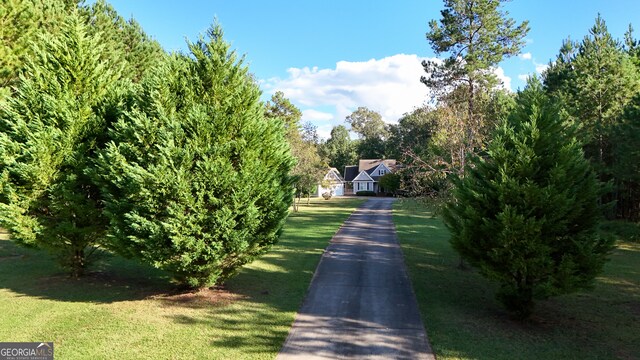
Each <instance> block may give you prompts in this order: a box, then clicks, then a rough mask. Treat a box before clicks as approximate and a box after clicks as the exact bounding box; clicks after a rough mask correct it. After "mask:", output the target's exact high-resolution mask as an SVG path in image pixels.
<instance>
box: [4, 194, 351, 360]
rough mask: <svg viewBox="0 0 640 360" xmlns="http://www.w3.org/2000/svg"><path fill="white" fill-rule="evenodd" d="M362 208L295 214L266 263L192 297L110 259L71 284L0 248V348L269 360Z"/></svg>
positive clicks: (330, 205)
mask: <svg viewBox="0 0 640 360" xmlns="http://www.w3.org/2000/svg"><path fill="white" fill-rule="evenodd" d="M362 202H363V200H362V199H336V198H333V199H331V200H329V201H325V200H321V199H319V200H315V199H314V200H312V202H311V205H309V206H307V205H301V207H300V209H301V211H300V212H299V213H292V214H291V215H290V217H289V219H288V220H287V223H286V226H285V229H284V232H283V234H282V237H281V240H280V242H279V243H278V245H276V246H275V247H274V248H273V249H272V250H271V251H270V252H269V253H268V254H266V255H264V256H262V257H261V258H260V259H259V260H257V261H255V262H254V263H252V264H249V265H247V266H245V267H244V268H243V269H242V270H241V272H240V274H239V275H238V276H236V277H235V278H233V279H232V280H230V281H229V282H228V283H227V284H226V286H225V287H224V288H222V289H214V290H206V291H202V292H198V293H184V292H182V293H179V292H176V289H175V287H173V286H172V285H171V284H170V282H169V277H168V274H166V273H164V272H162V271H158V270H156V269H153V268H151V267H148V266H144V265H140V264H138V263H135V262H133V261H128V260H125V259H122V258H120V257H117V256H112V255H108V254H104V255H103V258H102V259H100V261H99V262H98V264H96V266H95V267H93V268H92V269H90V271H89V274H88V276H87V277H85V278H83V279H80V280H74V279H70V278H69V277H68V276H67V275H66V274H64V273H63V272H61V271H60V270H59V269H58V268H57V267H56V265H55V263H54V262H53V261H52V259H51V258H50V257H49V256H48V254H47V253H45V252H42V251H38V250H28V249H23V248H19V247H17V246H15V244H13V243H12V242H11V241H9V240H6V239H0V341H53V342H54V343H55V356H56V358H61V359H148V358H160V359H169V358H171V359H273V358H275V356H276V354H277V352H278V350H279V349H280V347H281V346H282V343H283V342H284V339H285V338H286V336H287V333H288V331H289V328H290V327H291V324H292V323H293V320H294V317H295V314H296V311H297V310H298V308H299V306H300V305H301V303H302V300H303V297H304V295H305V293H306V290H307V287H308V285H309V282H310V280H311V277H312V275H313V272H314V270H315V268H316V265H317V263H318V261H319V260H320V255H321V254H322V251H323V250H324V248H325V247H326V246H327V244H328V242H329V241H330V239H331V237H332V236H333V234H334V233H335V232H336V231H337V230H338V228H339V227H340V225H341V224H342V223H343V222H344V220H346V218H347V217H348V216H349V215H350V214H351V212H353V210H354V209H355V208H356V207H357V206H358V205H359V204H361V203H362ZM0 236H3V235H1V234H0Z"/></svg>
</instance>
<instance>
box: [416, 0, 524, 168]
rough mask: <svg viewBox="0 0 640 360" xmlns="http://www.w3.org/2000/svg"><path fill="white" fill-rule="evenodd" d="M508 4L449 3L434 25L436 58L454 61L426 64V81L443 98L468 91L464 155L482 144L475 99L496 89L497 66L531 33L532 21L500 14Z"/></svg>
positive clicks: (490, 0) (498, 0)
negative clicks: (443, 96) (480, 142)
mask: <svg viewBox="0 0 640 360" xmlns="http://www.w3.org/2000/svg"><path fill="white" fill-rule="evenodd" d="M506 1H507V0H445V1H444V3H445V9H444V10H442V11H441V12H440V13H441V15H442V18H441V19H440V23H439V24H438V22H436V21H435V20H432V21H431V22H429V32H427V40H428V41H429V43H430V44H431V47H432V49H433V50H434V52H435V53H436V55H440V54H442V53H449V57H448V58H446V59H444V61H440V60H436V61H431V60H425V61H423V63H422V66H423V67H424V70H425V71H426V72H427V74H428V75H427V76H423V77H422V78H421V81H422V82H423V83H424V84H425V85H427V86H428V87H429V88H430V89H432V90H434V91H435V92H436V93H437V94H441V95H442V94H446V93H448V92H450V91H452V90H454V89H455V88H458V87H463V88H464V89H465V92H466V96H465V97H466V98H465V102H466V104H467V116H466V119H465V120H464V121H465V124H464V131H465V134H464V140H465V141H464V144H463V145H464V147H465V148H463V149H461V152H463V153H466V152H467V151H469V150H472V149H473V148H474V147H477V146H479V145H480V144H479V141H478V140H477V135H478V133H479V132H480V128H481V127H482V119H481V117H480V114H479V111H478V109H477V108H476V103H475V98H476V95H477V94H478V93H481V92H487V91H488V90H490V89H492V88H494V87H495V85H496V84H497V82H498V80H497V77H496V76H495V74H494V73H493V70H494V68H495V67H496V66H497V65H498V64H499V63H500V61H502V59H503V58H505V57H510V56H514V55H517V54H518V53H519V52H520V49H521V48H522V46H523V45H524V37H525V36H526V34H527V32H528V31H529V25H528V22H527V21H524V22H523V23H521V24H520V25H516V23H515V21H514V20H513V19H511V18H509V17H508V15H509V13H508V12H503V11H502V10H501V6H502V3H504V2H506ZM463 160H464V156H463ZM463 167H464V166H463Z"/></svg>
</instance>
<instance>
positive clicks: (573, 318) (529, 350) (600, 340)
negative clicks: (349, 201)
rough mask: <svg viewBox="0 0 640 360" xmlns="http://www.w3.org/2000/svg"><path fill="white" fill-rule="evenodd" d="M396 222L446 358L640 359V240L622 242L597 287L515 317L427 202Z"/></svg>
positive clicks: (430, 327)
mask: <svg viewBox="0 0 640 360" xmlns="http://www.w3.org/2000/svg"><path fill="white" fill-rule="evenodd" d="M399 205H400V206H398V207H397V208H396V210H395V215H396V216H395V218H394V221H395V222H396V225H397V227H398V234H399V236H400V240H401V243H402V247H403V250H404V253H405V259H406V261H407V266H408V268H409V272H410V276H411V278H412V282H413V284H414V289H415V292H416V296H417V298H418V301H419V302H420V305H421V309H422V317H423V320H424V322H425V325H426V327H427V334H428V335H429V336H430V338H431V341H432V345H433V347H434V349H435V350H436V354H437V355H438V357H439V358H442V359H448V358H491V359H514V358H518V359H540V358H545V359H551V358H554V359H555V358H580V359H596V358H622V359H638V358H640V345H639V343H638V341H637V334H638V333H640V311H639V310H637V309H640V276H639V273H638V265H637V264H638V263H639V262H640V251H639V250H640V247H638V246H637V245H638V244H634V243H629V242H620V243H619V246H618V249H616V250H615V251H614V252H613V254H612V255H611V260H610V261H609V262H608V263H607V264H606V265H605V270H604V272H603V274H602V276H600V277H599V278H597V279H596V283H595V287H594V289H593V290H592V291H585V292H580V293H575V294H569V295H564V296H560V297H555V298H551V299H549V300H545V301H539V302H538V303H537V306H536V309H535V311H534V314H533V316H532V318H531V319H529V320H528V321H525V322H518V321H514V320H511V319H510V318H509V317H508V314H507V313H506V312H505V311H504V310H503V309H502V307H501V306H500V304H499V303H498V302H497V301H496V300H495V298H494V294H495V290H496V286H495V285H494V284H493V283H491V282H489V281H488V280H486V279H485V278H483V277H482V276H480V275H479V274H478V273H477V271H475V270H472V269H470V270H460V269H458V268H457V259H458V256H457V254H456V253H455V252H454V251H453V249H452V248H451V245H450V244H449V241H448V239H449V234H448V232H447V230H446V228H445V227H444V225H443V224H442V222H441V221H440V220H439V219H434V218H431V217H430V214H429V210H428V209H425V208H420V207H419V206H413V207H403V206H402V204H399Z"/></svg>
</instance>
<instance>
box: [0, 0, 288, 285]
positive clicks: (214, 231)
mask: <svg viewBox="0 0 640 360" xmlns="http://www.w3.org/2000/svg"><path fill="white" fill-rule="evenodd" d="M0 17H1V18H0V21H1V23H2V24H3V25H2V30H1V31H2V47H1V48H0V52H1V53H0V54H1V56H0V61H2V63H0V65H1V68H0V71H1V72H0V94H1V102H0V179H1V180H0V226H1V227H3V228H6V229H7V230H9V231H10V232H11V237H12V239H13V240H14V241H16V242H17V243H19V244H21V245H25V246H31V247H38V248H44V249H48V250H50V251H51V252H52V253H53V254H55V255H56V256H57V257H58V258H59V259H60V261H61V263H62V264H63V265H64V266H66V267H67V268H69V269H70V270H71V272H72V274H73V275H75V276H79V275H81V274H82V273H83V271H84V269H85V268H86V266H87V264H88V261H89V260H90V255H91V254H92V253H93V252H94V251H95V249H98V248H105V249H109V250H110V251H113V252H116V253H119V254H121V255H123V256H126V257H129V258H137V259H140V260H142V261H144V262H146V263H149V264H151V265H153V266H156V267H158V268H162V269H165V270H168V271H171V272H172V273H173V274H175V276H176V278H177V279H178V280H179V281H180V282H181V283H183V284H185V285H188V286H192V287H202V286H209V285H212V284H216V283H220V282H222V281H224V280H225V279H227V278H228V277H229V276H231V275H233V274H234V272H236V271H237V269H238V268H239V267H240V266H242V265H243V264H245V263H247V262H249V261H252V259H254V258H255V257H256V256H258V255H260V254H262V253H264V252H265V251H266V250H267V249H269V247H270V246H271V245H272V244H274V243H275V242H276V241H277V239H278V236H279V234H280V232H281V230H282V226H283V224H284V221H285V219H286V216H287V213H288V208H289V206H290V205H291V202H292V200H293V194H294V182H295V180H296V178H295V177H294V176H292V175H291V170H292V169H293V168H294V166H295V163H296V161H295V159H294V158H293V157H292V155H291V150H290V146H289V144H288V142H287V140H286V138H285V136H286V133H287V132H286V130H285V126H284V125H283V123H284V121H279V120H274V119H269V118H268V116H267V115H265V106H264V104H263V103H262V102H261V101H260V95H261V92H260V89H259V87H258V86H257V84H256V82H255V80H254V79H253V78H252V76H251V74H250V73H249V72H248V70H247V68H246V66H244V65H243V60H242V58H240V57H238V56H237V55H236V53H235V52H234V51H232V50H231V49H230V46H229V44H228V43H226V42H225V41H224V39H223V33H222V30H221V28H220V27H219V26H217V25H214V26H212V28H211V29H210V30H209V31H208V33H207V36H206V37H201V38H200V39H198V40H197V41H196V42H193V43H189V44H188V49H189V51H188V53H187V54H183V53H172V54H167V53H166V52H165V51H163V50H162V48H161V47H160V46H159V44H158V43H157V42H156V41H154V40H152V39H150V38H149V37H147V36H146V35H145V34H144V32H143V31H142V30H141V28H140V27H139V26H138V24H137V23H135V22H134V21H125V20H123V19H122V18H121V17H120V16H118V15H117V13H116V12H115V11H114V10H113V8H112V7H110V6H109V5H107V4H106V3H104V2H102V1H98V2H96V3H94V4H92V5H89V6H79V5H77V4H76V3H75V2H73V1H62V0H8V1H6V2H4V3H3V5H2V9H1V10H0Z"/></svg>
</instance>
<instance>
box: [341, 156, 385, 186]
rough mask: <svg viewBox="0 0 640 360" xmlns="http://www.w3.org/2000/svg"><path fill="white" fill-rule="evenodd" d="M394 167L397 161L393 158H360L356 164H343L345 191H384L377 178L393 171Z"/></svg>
mask: <svg viewBox="0 0 640 360" xmlns="http://www.w3.org/2000/svg"><path fill="white" fill-rule="evenodd" d="M396 167H397V163H396V160H394V159H385V160H383V159H362V160H360V161H359V162H358V166H355V165H352V166H345V170H344V173H345V177H344V182H345V183H346V185H347V186H346V188H347V192H353V193H357V192H358V191H373V192H375V193H380V192H385V191H384V189H383V188H381V187H380V186H379V185H378V180H379V179H380V177H381V176H383V175H385V174H388V173H393V172H395V170H396Z"/></svg>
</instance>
